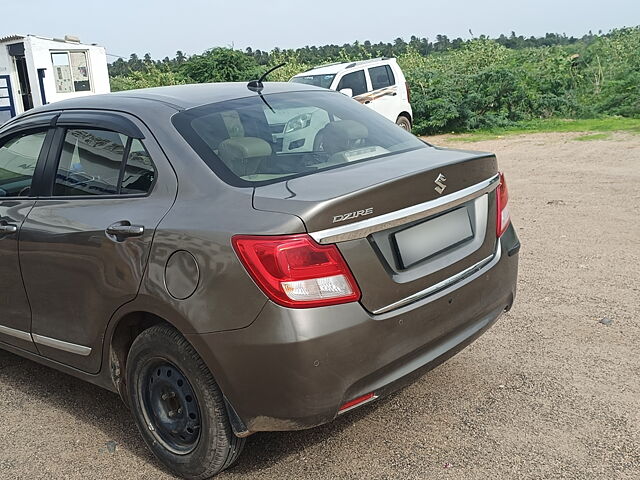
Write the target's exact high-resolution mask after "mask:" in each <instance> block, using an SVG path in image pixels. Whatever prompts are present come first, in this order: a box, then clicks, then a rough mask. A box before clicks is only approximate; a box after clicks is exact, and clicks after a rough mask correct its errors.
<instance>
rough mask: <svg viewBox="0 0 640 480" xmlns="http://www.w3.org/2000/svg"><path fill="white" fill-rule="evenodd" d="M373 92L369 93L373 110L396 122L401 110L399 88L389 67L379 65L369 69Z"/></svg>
mask: <svg viewBox="0 0 640 480" xmlns="http://www.w3.org/2000/svg"><path fill="white" fill-rule="evenodd" d="M367 73H368V75H369V79H370V84H371V92H369V95H370V99H371V103H370V105H369V106H370V107H371V108H373V109H374V110H375V111H376V112H378V113H379V114H380V115H382V116H383V117H385V118H387V119H389V120H391V121H392V122H395V121H396V119H397V118H398V114H399V113H400V111H401V109H400V107H399V104H400V97H399V96H398V86H397V85H396V80H395V77H394V75H393V71H392V70H391V67H390V66H389V65H378V66H376V67H370V68H368V69H367Z"/></svg>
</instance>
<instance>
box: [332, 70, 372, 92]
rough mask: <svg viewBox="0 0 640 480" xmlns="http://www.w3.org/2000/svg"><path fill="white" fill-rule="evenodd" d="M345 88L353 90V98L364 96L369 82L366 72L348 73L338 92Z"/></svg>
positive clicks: (339, 85)
mask: <svg viewBox="0 0 640 480" xmlns="http://www.w3.org/2000/svg"><path fill="white" fill-rule="evenodd" d="M343 88H350V89H351V90H353V96H354V97H355V96H356V95H362V94H363V93H367V80H366V79H365V76H364V70H358V71H357V72H352V73H347V74H346V75H345V76H344V77H342V79H341V80H340V83H339V84H338V91H340V90H342V89H343Z"/></svg>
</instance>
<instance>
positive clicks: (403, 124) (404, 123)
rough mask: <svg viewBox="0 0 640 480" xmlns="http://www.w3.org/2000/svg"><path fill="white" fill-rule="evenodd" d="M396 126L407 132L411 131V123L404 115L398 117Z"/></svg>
mask: <svg viewBox="0 0 640 480" xmlns="http://www.w3.org/2000/svg"><path fill="white" fill-rule="evenodd" d="M396 125H398V126H399V127H400V128H402V129H403V130H406V131H407V132H410V131H411V121H410V120H409V119H408V118H407V117H405V116H404V115H400V116H399V117H398V119H397V120H396Z"/></svg>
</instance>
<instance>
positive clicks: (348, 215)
mask: <svg viewBox="0 0 640 480" xmlns="http://www.w3.org/2000/svg"><path fill="white" fill-rule="evenodd" d="M372 213H373V207H369V208H365V209H364V210H358V211H357V212H349V213H343V214H342V215H336V216H335V217H333V223H336V222H344V221H345V220H352V219H354V218H358V217H364V216H366V215H371V214H372Z"/></svg>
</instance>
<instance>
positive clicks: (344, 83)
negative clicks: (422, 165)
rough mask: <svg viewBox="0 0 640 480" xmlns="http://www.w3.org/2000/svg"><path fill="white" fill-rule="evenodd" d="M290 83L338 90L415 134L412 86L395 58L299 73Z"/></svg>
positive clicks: (330, 66) (339, 64)
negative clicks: (410, 91) (413, 129)
mask: <svg viewBox="0 0 640 480" xmlns="http://www.w3.org/2000/svg"><path fill="white" fill-rule="evenodd" d="M290 81H291V82H295V83H306V84H309V85H316V86H318V87H323V88H330V89H331V90H338V91H339V92H342V93H344V94H345V95H348V96H350V97H353V98H354V99H355V100H357V101H359V102H360V103H364V104H365V105H367V106H369V107H371V108H372V109H373V110H375V111H376V112H378V113H379V114H381V115H383V116H384V117H386V118H388V119H389V120H391V121H392V122H395V123H396V124H398V125H399V126H400V127H402V128H404V129H405V130H409V131H410V130H411V124H412V122H413V112H412V110H411V105H410V104H409V99H410V97H409V85H408V84H407V82H406V80H405V78H404V74H403V73H402V70H400V67H399V66H398V63H397V62H396V59H395V58H375V59H371V60H363V61H360V62H351V63H332V64H329V65H322V66H320V67H316V68H313V69H311V70H309V71H306V72H303V73H299V74H298V75H296V76H295V77H293V78H292V79H291V80H290Z"/></svg>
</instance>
